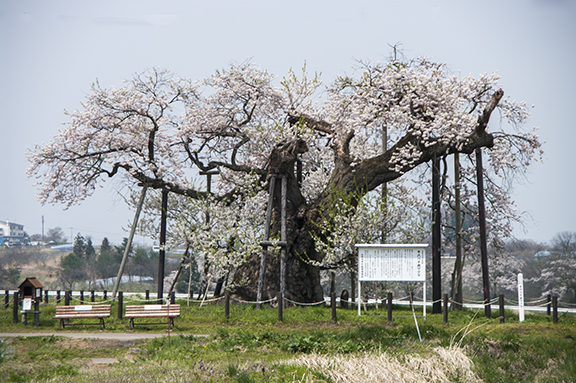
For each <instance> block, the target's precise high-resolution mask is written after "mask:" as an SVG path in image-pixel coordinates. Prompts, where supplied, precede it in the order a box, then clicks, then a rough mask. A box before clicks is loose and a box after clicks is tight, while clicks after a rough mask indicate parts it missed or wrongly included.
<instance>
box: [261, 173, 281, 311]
mask: <svg viewBox="0 0 576 383" xmlns="http://www.w3.org/2000/svg"><path fill="white" fill-rule="evenodd" d="M275 185H276V176H275V175H272V176H270V185H269V187H268V207H267V208H266V222H265V223H264V241H268V240H269V239H270V223H271V221H272V205H273V203H274V187H275ZM261 245H262V257H261V258H260V272H259V273H258V291H257V293H256V301H257V302H258V303H256V308H258V309H260V307H261V304H260V302H261V301H262V292H263V290H264V275H265V273H266V257H267V256H268V246H267V245H266V244H261Z"/></svg>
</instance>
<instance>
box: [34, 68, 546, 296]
mask: <svg viewBox="0 0 576 383" xmlns="http://www.w3.org/2000/svg"><path fill="white" fill-rule="evenodd" d="M497 81H498V77H497V76H496V75H481V76H480V77H478V78H473V77H471V76H468V77H459V76H455V75H452V74H450V73H449V71H448V70H447V68H446V66H445V65H441V64H436V63H433V62H430V61H429V60H427V59H419V60H415V61H413V62H397V61H393V62H391V63H364V64H361V65H360V66H359V67H358V68H357V69H356V71H355V73H354V74H353V75H351V76H343V77H341V78H338V79H337V80H336V81H335V82H334V83H333V84H332V85H330V86H328V87H327V88H326V92H325V97H323V98H321V99H319V98H316V97H315V95H317V94H318V91H319V89H320V86H321V83H320V81H319V79H318V78H317V77H316V76H314V77H312V78H308V77H307V75H306V74H305V73H303V74H302V75H301V76H298V75H296V74H295V73H293V72H290V73H288V75H287V76H286V77H285V78H284V79H283V80H282V81H280V83H279V84H278V83H276V82H275V79H274V77H273V76H272V75H271V74H270V73H268V72H267V71H265V70H263V69H261V68H259V67H257V66H254V65H252V64H250V63H244V64H239V65H232V66H231V67H230V68H227V69H225V70H219V71H217V72H216V73H214V75H212V76H210V77H208V78H206V79H204V80H203V81H201V82H199V83H192V82H190V81H188V80H185V79H182V78H179V77H177V76H175V75H173V74H170V73H169V72H166V71H161V70H157V69H153V70H149V71H147V72H145V73H142V74H140V75H136V76H134V78H133V79H132V80H131V81H128V82H126V83H125V84H124V85H123V86H122V87H121V88H111V89H102V88H101V87H100V86H99V85H98V84H96V85H94V86H93V87H92V90H91V93H90V95H89V96H88V98H87V100H86V102H85V103H84V104H83V107H82V109H81V110H80V111H76V112H73V113H71V114H70V122H69V123H68V125H67V126H66V127H65V128H63V129H62V130H61V131H60V132H59V134H58V135H57V136H55V137H54V139H53V140H52V141H51V142H49V143H48V144H44V145H42V146H39V147H36V148H35V149H33V150H32V151H31V152H30V153H29V159H30V162H31V166H30V168H29V175H30V176H33V177H37V178H39V180H40V182H39V184H38V186H39V189H40V194H39V198H40V201H41V202H43V203H47V202H49V203H53V202H59V203H63V204H65V205H66V206H70V205H72V204H75V203H80V202H81V201H82V200H83V199H85V198H87V197H88V196H89V195H90V194H92V193H93V191H94V189H95V188H96V187H98V186H99V185H101V184H102V183H103V182H105V181H106V180H107V179H109V178H111V177H122V179H123V180H124V182H126V183H128V185H129V186H131V187H135V186H137V185H139V186H146V187H148V188H152V189H166V190H168V191H169V192H171V193H173V194H177V195H182V196H186V197H188V198H191V199H196V200H199V199H205V198H207V197H208V193H207V192H206V191H201V188H200V187H199V185H195V184H194V183H193V182H192V181H191V180H192V177H193V176H194V174H196V172H198V171H201V172H211V171H218V172H219V177H217V179H218V182H217V185H215V186H214V187H213V190H212V192H211V193H210V195H211V196H210V198H212V200H213V201H215V202H218V203H222V204H224V205H226V206H233V205H234V204H235V203H238V209H242V207H241V206H242V204H241V203H239V202H238V201H240V200H241V199H242V198H244V195H245V194H246V190H250V193H254V191H253V190H254V189H256V190H263V189H266V187H267V180H268V176H269V175H270V174H285V175H287V177H288V192H287V217H288V224H287V231H288V233H287V242H288V248H287V278H286V285H287V290H288V291H287V294H288V297H289V298H291V299H294V300H298V301H308V302H315V301H318V300H320V299H321V298H322V288H321V285H320V277H319V270H318V266H317V265H315V264H314V263H313V262H308V260H312V261H320V260H321V259H322V256H323V254H322V253H321V252H319V251H318V250H317V247H316V244H315V236H314V235H313V234H312V233H316V232H317V230H318V228H319V227H322V226H326V225H325V224H324V223H323V222H325V221H327V220H330V219H332V218H331V217H330V216H329V215H328V216H326V215H325V213H324V212H327V211H332V210H333V209H332V206H333V205H334V203H335V201H338V199H339V198H340V197H341V196H344V195H347V196H350V201H351V205H352V206H356V205H357V203H358V201H359V200H360V199H361V198H362V197H363V196H364V195H366V194H367V193H369V192H370V191H373V190H375V189H376V188H378V187H379V186H380V185H382V184H383V183H386V182H391V181H394V180H396V179H398V178H400V177H402V175H404V174H405V173H407V172H409V171H411V170H412V169H414V168H415V167H417V166H419V165H421V164H424V163H426V162H428V161H430V159H431V158H432V157H433V156H434V155H437V156H448V155H450V154H452V153H456V152H461V153H466V154H470V153H472V152H473V150H474V149H475V148H477V147H490V148H493V149H494V150H501V151H502V152H504V151H505V150H506V149H502V148H500V147H499V146H498V145H501V144H505V145H507V147H508V148H513V147H514V145H520V144H517V143H518V142H520V143H521V142H523V141H524V140H525V139H526V138H525V137H518V136H517V135H509V134H506V133H505V132H503V131H502V132H498V133H496V132H495V133H490V132H488V130H487V125H488V121H489V118H490V116H491V114H492V112H493V111H494V110H495V109H496V108H499V109H500V110H501V113H502V116H503V117H504V118H505V119H507V120H510V121H513V122H516V121H519V120H521V119H522V118H523V117H524V116H525V108H524V106H523V104H516V103H514V102H510V101H509V100H508V99H506V98H504V97H503V91H502V90H501V89H500V87H499V85H498V83H497ZM384 127H385V128H386V132H387V138H388V143H389V145H387V148H388V149H387V150H385V151H383V150H382V145H381V144H382V133H383V129H384ZM500 137H505V138H506V140H507V141H506V140H503V139H500ZM527 139H529V140H532V141H534V142H537V139H536V137H534V136H528V138H527ZM297 161H301V163H302V167H301V168H302V171H301V176H300V174H298V171H297V170H296V169H297V168H299V167H296V166H295V164H296V162H297ZM246 175H250V179H251V180H252V181H251V182H254V188H252V187H251V188H246V187H245V182H246V179H247V178H246ZM277 189H279V188H277ZM279 193H280V191H279V190H278V191H277V192H276V194H277V195H276V196H275V200H276V202H278V201H279ZM276 205H277V206H279V204H278V203H277V204H276ZM278 214H279V212H278V209H276V211H275V212H274V220H273V227H272V233H277V232H278V230H279V221H280V220H279V219H278V217H279V215H278ZM264 215H265V213H264V211H262V220H263V218H264V217H263V216H264ZM245 235H247V234H246V233H245ZM256 238H257V236H254V240H256ZM214 240H215V239H212V238H206V239H202V240H201V242H204V241H205V242H206V243H212V242H213V241H214ZM220 241H221V242H220V243H222V241H225V240H224V239H222V240H220ZM251 246H252V247H246V248H245V250H244V251H245V252H246V253H245V254H244V256H243V257H242V260H243V263H242V264H241V265H239V267H238V268H237V270H236V274H235V278H236V280H242V281H245V283H243V284H242V287H241V288H239V289H238V290H237V292H238V293H239V294H241V295H244V296H247V297H250V296H251V297H255V294H256V283H257V280H258V278H257V276H258V269H259V267H258V265H259V260H258V258H259V255H260V254H259V251H256V250H255V248H254V247H253V244H252V245H251ZM222 256H224V252H222ZM276 262H277V260H272V262H270V264H269V268H268V271H267V273H266V280H265V284H267V285H268V288H267V289H266V290H267V291H277V290H278V288H277V286H278V268H277V263H276Z"/></svg>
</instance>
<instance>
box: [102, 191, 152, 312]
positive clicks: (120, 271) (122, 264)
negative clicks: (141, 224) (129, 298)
mask: <svg viewBox="0 0 576 383" xmlns="http://www.w3.org/2000/svg"><path fill="white" fill-rule="evenodd" d="M146 190H147V187H143V188H142V191H141V192H140V199H139V200H138V205H137V207H136V213H134V221H132V227H131V228H130V235H129V236H128V242H127V243H126V248H125V249H124V254H123V256H122V262H120V268H119V269H118V274H117V275H116V281H115V282H114V289H113V290H112V301H114V299H116V292H117V291H118V288H119V287H120V282H121V281H122V274H124V267H125V266H126V262H127V261H128V255H129V253H130V248H131V247H132V240H133V239H134V234H135V233H136V226H138V218H139V217H140V212H141V211H142V205H143V204H144V197H145V196H146ZM104 300H106V298H104Z"/></svg>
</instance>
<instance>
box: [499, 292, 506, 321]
mask: <svg viewBox="0 0 576 383" xmlns="http://www.w3.org/2000/svg"><path fill="white" fill-rule="evenodd" d="M498 303H499V306H500V323H504V321H505V318H504V294H502V293H500V294H499V295H498Z"/></svg>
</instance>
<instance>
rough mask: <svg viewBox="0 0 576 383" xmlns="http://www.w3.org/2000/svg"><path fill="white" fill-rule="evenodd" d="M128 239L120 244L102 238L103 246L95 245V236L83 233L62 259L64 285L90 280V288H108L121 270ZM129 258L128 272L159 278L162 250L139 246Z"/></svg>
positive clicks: (130, 250) (132, 274)
mask: <svg viewBox="0 0 576 383" xmlns="http://www.w3.org/2000/svg"><path fill="white" fill-rule="evenodd" d="M127 243H128V239H127V238H124V239H123V241H122V244H121V245H120V246H112V245H111V244H110V242H109V240H108V238H104V239H103V240H102V244H101V245H100V250H99V252H97V251H96V250H95V249H94V246H93V244H92V240H91V238H87V239H86V238H84V237H83V236H82V235H81V234H80V233H79V234H78V235H77V236H76V238H75V240H74V246H73V248H72V252H71V253H69V254H68V255H65V256H63V257H62V258H61V260H60V270H59V280H60V283H61V285H62V287H63V288H69V289H72V288H73V287H74V286H75V285H76V284H81V283H87V284H88V287H89V288H105V287H106V286H107V285H109V284H110V283H111V281H110V279H111V278H115V277H116V276H117V274H118V270H119V267H120V263H121V262H122V257H123V255H124V251H125V249H126V245H127ZM128 254H129V259H128V262H127V266H126V268H125V273H124V274H125V275H127V276H134V275H138V276H141V277H151V278H153V281H154V282H156V280H157V278H158V253H157V252H154V251H152V250H149V249H146V248H143V247H138V248H136V249H135V250H134V248H133V247H131V248H130V249H129V252H128Z"/></svg>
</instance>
